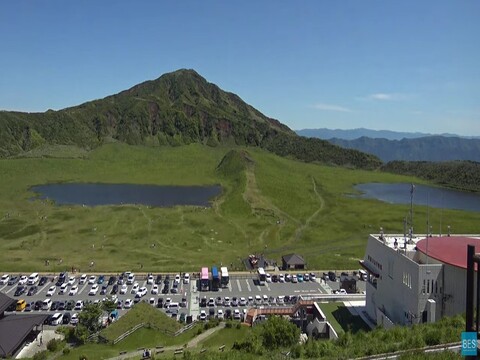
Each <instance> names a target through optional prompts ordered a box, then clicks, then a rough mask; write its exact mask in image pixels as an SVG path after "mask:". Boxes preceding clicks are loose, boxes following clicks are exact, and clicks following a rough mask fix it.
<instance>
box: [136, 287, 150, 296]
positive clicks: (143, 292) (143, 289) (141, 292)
mask: <svg viewBox="0 0 480 360" xmlns="http://www.w3.org/2000/svg"><path fill="white" fill-rule="evenodd" d="M147 292H148V290H147V288H146V287H145V286H143V287H141V288H140V289H138V291H137V293H136V294H135V297H144V296H145V295H146V294H147Z"/></svg>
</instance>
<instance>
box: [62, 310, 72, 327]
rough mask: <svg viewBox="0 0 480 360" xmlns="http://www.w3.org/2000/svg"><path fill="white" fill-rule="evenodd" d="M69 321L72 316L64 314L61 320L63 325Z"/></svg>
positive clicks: (67, 313)
mask: <svg viewBox="0 0 480 360" xmlns="http://www.w3.org/2000/svg"><path fill="white" fill-rule="evenodd" d="M71 320H72V315H70V313H69V312H66V313H64V314H63V320H62V323H63V325H68V324H70V321H71Z"/></svg>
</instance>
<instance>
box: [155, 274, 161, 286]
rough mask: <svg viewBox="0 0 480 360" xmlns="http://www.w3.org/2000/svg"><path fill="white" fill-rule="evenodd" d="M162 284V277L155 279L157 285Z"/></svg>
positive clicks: (158, 276)
mask: <svg viewBox="0 0 480 360" xmlns="http://www.w3.org/2000/svg"><path fill="white" fill-rule="evenodd" d="M161 283H162V275H160V274H159V275H157V278H156V279H155V284H157V285H160V284H161Z"/></svg>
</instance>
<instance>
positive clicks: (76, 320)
mask: <svg viewBox="0 0 480 360" xmlns="http://www.w3.org/2000/svg"><path fill="white" fill-rule="evenodd" d="M70 324H72V325H77V324H78V314H77V313H74V314H73V315H72V318H71V319H70Z"/></svg>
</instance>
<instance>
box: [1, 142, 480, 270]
mask: <svg viewBox="0 0 480 360" xmlns="http://www.w3.org/2000/svg"><path fill="white" fill-rule="evenodd" d="M232 149H233V150H235V151H233V152H231V150H232ZM226 154H228V155H227V156H226ZM222 160H223V161H222ZM0 173H1V174H2V176H1V177H0V188H1V189H2V190H3V191H2V192H1V193H0V264H1V269H0V270H3V271H20V270H22V271H33V270H37V271H39V270H40V271H59V270H62V269H64V268H70V267H72V266H74V267H76V268H80V269H81V270H82V271H83V270H85V271H88V270H97V271H106V270H110V271H124V270H128V269H132V270H136V271H139V269H140V268H141V266H142V265H143V270H144V271H147V270H151V271H168V270H179V269H181V270H190V271H198V268H199V267H200V266H211V265H213V264H218V263H220V262H222V263H223V264H231V263H233V265H234V267H240V259H242V258H244V257H246V256H247V255H248V254H251V253H255V252H261V253H266V254H267V255H268V256H269V257H271V258H274V259H277V260H280V257H281V255H283V254H285V253H288V252H292V251H296V252H299V253H300V254H302V255H304V256H305V258H306V260H307V262H308V264H309V266H310V267H311V268H318V269H330V268H332V269H333V268H355V267H357V266H358V263H357V259H358V258H361V257H363V254H364V250H365V244H366V240H367V235H368V233H370V232H377V231H378V229H379V227H380V226H383V227H384V229H385V230H386V231H387V232H402V231H403V230H402V229H403V223H402V219H403V217H404V216H405V215H406V214H407V213H408V208H407V206H404V205H389V204H384V203H381V202H378V201H374V200H367V199H353V198H350V197H348V196H346V195H347V194H351V193H352V192H353V191H354V190H353V188H352V186H353V185H354V184H356V183H360V182H371V181H381V182H401V181H405V182H411V181H412V180H413V178H410V177H403V176H398V175H393V174H387V173H381V172H376V171H364V170H352V169H345V168H338V167H330V166H324V165H316V164H307V163H302V162H298V161H293V160H290V159H286V158H282V157H279V156H276V155H273V154H271V153H269V152H266V151H264V150H261V149H258V148H244V147H237V148H232V147H228V148H227V147H222V146H218V147H214V148H212V147H209V146H204V145H200V144H191V145H188V146H179V147H168V146H164V147H156V148H152V147H143V146H128V145H125V144H121V143H113V144H108V145H104V146H101V147H98V148H96V149H95V150H93V151H91V152H90V153H88V154H87V155H84V157H80V158H41V159H31V158H21V159H4V160H0ZM415 181H416V182H417V183H418V182H420V181H419V180H417V179H416V180H415ZM55 182H101V183H137V184H163V185H203V184H221V185H222V186H223V189H224V191H223V194H222V196H221V197H220V198H218V199H217V200H216V201H215V202H214V203H213V206H212V207H211V208H196V207H174V208H153V207H148V206H133V205H123V206H115V207H113V206H98V207H82V206H55V205H54V204H52V203H51V202H48V201H42V200H35V201H32V200H30V199H31V198H32V197H33V196H34V194H33V193H31V192H29V190H28V189H29V188H30V187H31V186H33V185H38V184H45V183H55ZM415 216H416V219H417V220H416V221H417V223H418V224H422V223H426V209H425V208H422V207H416V208H415ZM479 219H480V214H478V213H473V212H462V211H450V210H443V211H442V210H440V209H430V224H432V225H433V228H434V231H436V230H437V229H438V228H439V224H440V222H443V224H444V226H446V225H447V223H448V224H449V225H450V226H451V228H452V231H454V232H461V233H476V232H478V222H479ZM418 228H420V225H419V226H418ZM152 244H155V246H154V247H152ZM93 245H95V246H93ZM46 259H49V260H50V265H49V266H48V267H46V266H45V265H44V262H45V260H46ZM60 259H62V260H63V262H62V264H61V265H60V264H59V260H60ZM91 261H94V263H95V266H94V268H89V266H88V265H89V264H90V262H91Z"/></svg>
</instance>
